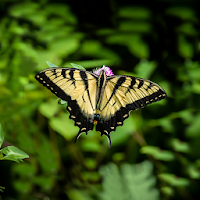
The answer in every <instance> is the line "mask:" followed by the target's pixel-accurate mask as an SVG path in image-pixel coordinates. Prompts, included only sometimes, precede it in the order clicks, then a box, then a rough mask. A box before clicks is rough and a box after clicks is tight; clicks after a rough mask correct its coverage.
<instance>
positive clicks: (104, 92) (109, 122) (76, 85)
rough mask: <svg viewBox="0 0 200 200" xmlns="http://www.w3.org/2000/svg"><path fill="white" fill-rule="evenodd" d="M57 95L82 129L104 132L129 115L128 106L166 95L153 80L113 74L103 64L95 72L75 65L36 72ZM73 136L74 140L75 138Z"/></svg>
mask: <svg viewBox="0 0 200 200" xmlns="http://www.w3.org/2000/svg"><path fill="white" fill-rule="evenodd" d="M35 78H36V80H38V81H39V82H40V83H41V84H43V85H44V86H45V87H47V88H48V89H49V90H50V91H51V92H52V93H54V94H55V95H56V96H57V97H59V98H61V99H62V100H65V101H67V102H68V105H67V110H68V111H69V113H70V119H73V120H74V122H75V125H76V126H78V127H79V132H78V134H77V136H76V140H77V139H78V138H79V137H80V135H81V134H82V133H84V132H85V133H86V134H87V133H88V131H90V130H93V127H94V124H96V130H97V131H99V132H100V133H101V136H102V135H106V136H107V138H108V141H109V146H111V140H110V132H112V131H115V129H116V127H117V126H122V125H123V121H124V120H125V119H126V118H128V117H129V113H130V111H131V110H136V109H139V108H143V107H145V106H146V105H148V104H150V103H153V102H156V101H159V100H161V99H164V98H166V97H167V95H166V93H165V91H164V90H163V89H162V88H161V87H160V86H159V85H158V84H156V83H154V82H152V81H149V80H145V79H142V78H136V77H132V76H126V75H114V74H113V73H112V71H111V69H110V68H109V67H106V66H105V65H104V66H103V67H102V68H100V69H98V70H97V71H95V72H94V73H92V72H89V71H85V70H82V69H76V68H59V67H55V68H48V69H45V70H43V71H41V72H39V73H38V74H37V75H36V76H35ZM76 140H75V141H76Z"/></svg>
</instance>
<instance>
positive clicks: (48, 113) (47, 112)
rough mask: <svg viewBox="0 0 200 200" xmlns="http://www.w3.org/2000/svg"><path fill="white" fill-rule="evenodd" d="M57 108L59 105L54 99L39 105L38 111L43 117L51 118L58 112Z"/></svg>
mask: <svg viewBox="0 0 200 200" xmlns="http://www.w3.org/2000/svg"><path fill="white" fill-rule="evenodd" d="M59 107H60V105H59V104H58V103H57V102H56V101H55V100H54V99H51V100H50V101H48V102H44V103H42V104H40V107H39V111H40V112H41V114H42V115H44V116H45V117H47V118H51V117H53V116H55V114H56V113H57V112H58V110H59Z"/></svg>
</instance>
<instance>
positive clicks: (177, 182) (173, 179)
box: [158, 173, 190, 187]
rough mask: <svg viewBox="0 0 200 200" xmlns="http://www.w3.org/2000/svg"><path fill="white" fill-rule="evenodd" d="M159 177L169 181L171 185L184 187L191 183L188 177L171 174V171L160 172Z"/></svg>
mask: <svg viewBox="0 0 200 200" xmlns="http://www.w3.org/2000/svg"><path fill="white" fill-rule="evenodd" d="M158 178H159V179H161V180H162V181H164V182H166V183H168V184H169V185H171V186H177V187H184V186H188V185H189V184H190V182H189V180H188V179H186V178H182V177H177V176H176V175H175V174H170V173H162V174H159V175H158Z"/></svg>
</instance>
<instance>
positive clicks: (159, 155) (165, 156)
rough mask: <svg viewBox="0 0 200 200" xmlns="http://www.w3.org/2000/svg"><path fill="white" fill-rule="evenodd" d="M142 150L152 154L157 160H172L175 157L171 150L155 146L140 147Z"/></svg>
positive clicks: (144, 152)
mask: <svg viewBox="0 0 200 200" xmlns="http://www.w3.org/2000/svg"><path fill="white" fill-rule="evenodd" d="M140 152H141V153H143V154H148V155H151V156H153V157H154V158H155V159H157V160H162V161H172V160H174V159H175V156H174V154H173V153H172V152H171V151H167V150H162V149H160V148H159V147H155V146H144V147H142V148H141V149H140Z"/></svg>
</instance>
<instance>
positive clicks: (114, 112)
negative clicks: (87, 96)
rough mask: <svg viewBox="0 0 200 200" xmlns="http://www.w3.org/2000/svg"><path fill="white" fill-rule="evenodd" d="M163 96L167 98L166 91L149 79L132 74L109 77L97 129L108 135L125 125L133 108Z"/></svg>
mask: <svg viewBox="0 0 200 200" xmlns="http://www.w3.org/2000/svg"><path fill="white" fill-rule="evenodd" d="M163 98H166V93H165V91H164V90H163V89H162V88H161V87H160V86H159V85H158V84H156V83H154V82H151V81H149V80H145V79H141V78H136V77H130V76H112V77H108V78H107V85H106V87H105V90H104V94H103V96H102V99H101V104H100V108H99V109H100V112H101V115H100V119H99V123H98V124H97V128H96V130H97V131H100V132H101V133H102V134H105V135H106V136H107V137H108V136H109V135H110V132H111V131H115V129H116V127H117V126H122V125H123V121H124V120H125V119H126V118H128V117H129V112H130V111H131V110H136V109H139V108H143V107H145V106H146V105H148V104H150V103H152V102H155V101H159V100H161V99H163Z"/></svg>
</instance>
